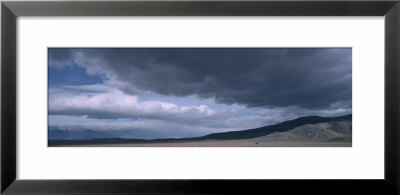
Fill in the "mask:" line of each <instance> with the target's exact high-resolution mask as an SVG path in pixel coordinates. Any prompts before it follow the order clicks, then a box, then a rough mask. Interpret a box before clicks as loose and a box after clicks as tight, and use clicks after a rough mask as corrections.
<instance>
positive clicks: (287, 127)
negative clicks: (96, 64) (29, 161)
mask: <svg viewBox="0 0 400 195" xmlns="http://www.w3.org/2000/svg"><path fill="white" fill-rule="evenodd" d="M116 136H117V135H116V134H115V133H113V132H98V131H93V130H79V131H68V130H59V129H49V146H58V145H76V144H118V143H164V142H169V143H171V142H188V141H204V140H214V141H218V140H220V141H224V140H244V139H253V140H255V141H279V140H281V141H283V140H284V141H291V140H318V141H345V142H351V140H352V115H351V114H349V115H345V116H339V117H320V116H306V117H300V118H297V119H294V120H289V121H286V122H282V123H278V124H275V125H269V126H264V127H260V128H255V129H247V130H241V131H229V132H223V133H213V134H208V135H205V136H200V137H190V138H163V139H126V138H118V137H116Z"/></svg>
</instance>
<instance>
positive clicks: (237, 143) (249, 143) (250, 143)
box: [56, 140, 352, 147]
mask: <svg viewBox="0 0 400 195" xmlns="http://www.w3.org/2000/svg"><path fill="white" fill-rule="evenodd" d="M351 146H352V145H351V142H323V141H254V140H227V141H212V140H210V141H193V142H174V143H172V142H170V143H138V144H135V143H132V144H93V145H70V146H65V147H351ZM56 147H59V146H56Z"/></svg>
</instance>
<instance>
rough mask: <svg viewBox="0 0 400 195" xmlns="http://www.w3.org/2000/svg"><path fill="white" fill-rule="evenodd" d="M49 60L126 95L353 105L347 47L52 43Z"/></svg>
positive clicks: (278, 104)
mask: <svg viewBox="0 0 400 195" xmlns="http://www.w3.org/2000/svg"><path fill="white" fill-rule="evenodd" d="M49 62H50V66H59V64H60V63H61V64H62V63H65V62H71V63H72V62H73V63H77V64H78V65H80V66H83V67H85V68H86V69H87V71H88V73H89V74H97V73H101V74H105V75H107V77H108V78H109V81H108V82H109V83H112V84H114V85H115V86H116V87H118V88H119V89H120V90H122V91H124V92H125V93H127V94H134V93H138V91H140V90H142V91H152V92H155V93H157V94H161V95H168V96H189V95H196V96H198V97H200V98H214V99H215V100H216V102H218V103H223V104H234V103H237V104H242V105H246V106H247V107H265V108H267V107H268V108H271V107H289V106H297V107H301V108H307V109H323V108H331V107H332V105H341V106H343V107H351V98H352V86H351V83H352V69H351V67H352V66H351V64H352V54H351V49H350V48H346V49H345V48H336V49H323V48H308V49H303V48H298V49H295V48H292V49H277V48H271V49H261V48H253V49H250V48H242V49H239V48H231V49H227V48H212V49H211V48H207V49H206V48H203V49H200V48H192V49H187V48H186V49H184V48H183V49H178V48H170V49H166V48H164V49H162V48H160V49H150V48H148V49H144V48H142V49H140V48H138V49H49Z"/></svg>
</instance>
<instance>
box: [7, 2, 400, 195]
mask: <svg viewBox="0 0 400 195" xmlns="http://www.w3.org/2000/svg"><path fill="white" fill-rule="evenodd" d="M19 16H385V27H384V28H385V159H384V160H385V176H384V179H382V180H20V179H16V164H17V159H16V125H17V124H16V114H17V110H16V106H17V105H16V98H17V93H16V86H17V85H16V84H17V83H16V80H17V78H16V70H17V69H16V68H17V67H16V63H17V61H16V49H17V44H16V41H17V40H16V33H17V26H16V20H17V17H19ZM399 54H400V3H399V0H376V1H373V0H372V1H371V0H342V1H324V0H289V1H287V0H282V1H276V0H261V1H226V0H225V1H218V0H217V1H183V0H172V1H110V0H106V1H2V2H1V173H0V174H1V182H0V184H1V192H2V193H4V194H260V193H261V194H301V193H307V194H350V193H355V194H360V193H370V194H371V193H372V194H375V193H376V194H399V193H400V175H399V173H400V155H399V153H400V134H399V132H400V120H398V119H400V55H399ZM293 163H295V162H293ZM240 168H245V167H240ZM365 171H368V170H365Z"/></svg>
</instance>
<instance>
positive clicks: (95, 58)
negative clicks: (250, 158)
mask: <svg viewBox="0 0 400 195" xmlns="http://www.w3.org/2000/svg"><path fill="white" fill-rule="evenodd" d="M47 131H48V146H49V147H351V146H352V49H351V48H48V130H47Z"/></svg>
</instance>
